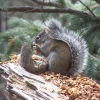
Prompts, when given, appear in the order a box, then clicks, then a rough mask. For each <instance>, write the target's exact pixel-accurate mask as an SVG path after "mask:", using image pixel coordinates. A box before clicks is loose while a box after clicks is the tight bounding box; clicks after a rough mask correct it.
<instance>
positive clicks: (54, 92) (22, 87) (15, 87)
mask: <svg viewBox="0 0 100 100" xmlns="http://www.w3.org/2000/svg"><path fill="white" fill-rule="evenodd" d="M0 71H2V75H3V77H4V76H5V79H6V80H7V87H6V95H7V98H9V100H13V99H14V100H19V99H18V98H20V99H21V100H55V99H56V98H59V88H58V87H57V86H55V85H54V84H52V83H51V82H47V81H45V80H44V79H43V77H41V76H38V75H34V74H31V73H29V72H27V71H26V70H25V69H24V68H22V67H21V66H17V65H15V64H13V63H8V64H3V65H0ZM8 94H9V95H8Z"/></svg>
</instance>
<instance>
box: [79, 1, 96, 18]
mask: <svg viewBox="0 0 100 100" xmlns="http://www.w3.org/2000/svg"><path fill="white" fill-rule="evenodd" d="M78 1H79V2H80V3H81V4H83V5H84V6H85V7H86V8H87V9H88V10H89V11H90V13H91V14H92V15H93V17H96V16H95V15H94V14H93V12H92V11H91V9H90V8H89V7H88V6H86V5H85V4H84V3H83V2H82V1H81V0H78Z"/></svg>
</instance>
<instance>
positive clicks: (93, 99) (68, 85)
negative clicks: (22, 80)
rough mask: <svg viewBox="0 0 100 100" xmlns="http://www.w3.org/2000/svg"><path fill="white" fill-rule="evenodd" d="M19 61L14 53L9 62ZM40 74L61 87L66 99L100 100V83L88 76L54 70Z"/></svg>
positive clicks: (38, 58)
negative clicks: (62, 73)
mask: <svg viewBox="0 0 100 100" xmlns="http://www.w3.org/2000/svg"><path fill="white" fill-rule="evenodd" d="M33 59H34V60H40V61H43V59H42V58H41V57H39V56H36V55H34V56H33ZM18 61H19V56H16V55H14V56H12V57H11V61H8V62H13V63H17V64H18ZM8 62H6V63H8ZM40 76H42V77H43V78H44V79H45V80H46V81H50V82H52V83H53V84H55V85H56V86H57V87H59V88H60V89H59V94H62V95H64V96H66V100H100V85H99V84H97V83H96V82H95V81H94V80H92V79H90V78H88V77H84V76H70V77H67V76H64V75H60V74H55V73H53V72H45V73H43V74H40ZM58 100H59V99H58Z"/></svg>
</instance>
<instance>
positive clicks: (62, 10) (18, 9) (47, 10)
mask: <svg viewBox="0 0 100 100" xmlns="http://www.w3.org/2000/svg"><path fill="white" fill-rule="evenodd" d="M0 11H3V12H28V11H29V12H38V13H41V8H35V7H31V6H28V7H22V6H21V7H9V8H8V10H7V11H4V10H3V9H2V8H0ZM29 12H28V13H29ZM42 13H69V14H73V15H79V14H80V15H82V16H86V17H93V16H91V15H90V14H88V13H86V12H83V11H79V10H73V9H70V8H53V9H50V8H43V9H42Z"/></svg>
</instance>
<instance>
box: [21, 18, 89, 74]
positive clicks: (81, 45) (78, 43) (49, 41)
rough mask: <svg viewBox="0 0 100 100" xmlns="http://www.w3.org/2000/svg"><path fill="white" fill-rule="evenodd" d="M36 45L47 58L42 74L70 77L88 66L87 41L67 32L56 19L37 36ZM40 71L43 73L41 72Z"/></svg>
mask: <svg viewBox="0 0 100 100" xmlns="http://www.w3.org/2000/svg"><path fill="white" fill-rule="evenodd" d="M35 44H36V50H37V51H39V52H40V53H41V54H42V55H43V56H44V57H46V58H47V63H46V64H44V66H42V67H41V66H39V69H43V70H42V72H45V71H47V70H49V71H52V72H55V73H61V74H63V75H68V76H69V75H79V74H82V72H83V70H84V69H85V67H86V65H87V60H88V48H87V43H86V41H85V40H84V39H83V38H82V37H81V36H79V35H78V34H76V33H74V32H73V31H69V30H68V29H67V30H66V29H65V28H64V27H62V25H61V24H60V22H58V21H57V20H55V19H50V20H49V21H47V22H46V27H45V28H44V30H43V31H42V32H40V33H39V34H38V35H37V36H36V38H35ZM24 48H27V47H24ZM22 52H24V50H22V51H21V53H22ZM27 60H28V61H29V60H30V59H27ZM38 71H40V73H41V70H38ZM38 71H37V72H38Z"/></svg>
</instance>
